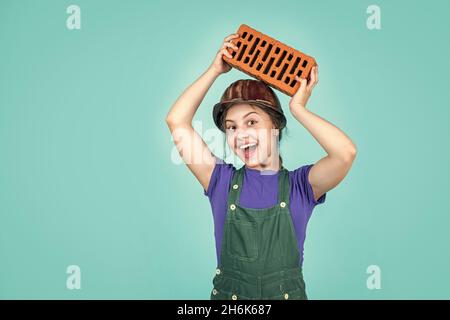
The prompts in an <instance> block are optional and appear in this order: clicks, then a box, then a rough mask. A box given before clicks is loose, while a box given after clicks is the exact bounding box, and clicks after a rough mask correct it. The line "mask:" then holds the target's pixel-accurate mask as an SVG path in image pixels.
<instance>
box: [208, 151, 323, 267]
mask: <svg viewBox="0 0 450 320" xmlns="http://www.w3.org/2000/svg"><path fill="white" fill-rule="evenodd" d="M312 166H313V164H308V165H304V166H302V167H300V168H298V169H295V170H294V171H289V181H290V198H289V208H290V212H291V215H292V222H293V224H294V229H295V233H296V236H297V243H298V249H299V252H300V261H299V264H300V265H302V263H303V243H304V242H305V237H306V225H307V224H308V220H309V218H310V217H311V213H312V211H313V209H314V207H315V206H316V205H317V204H321V203H323V202H324V201H325V198H326V193H325V194H323V195H322V196H321V197H320V198H319V199H318V200H317V201H315V200H314V193H313V190H312V187H311V184H310V183H309V181H308V173H309V170H310V169H311V167H312ZM235 171H236V168H235V167H234V166H233V165H232V164H229V163H226V162H224V161H223V160H222V159H219V158H216V165H215V167H214V170H213V172H212V175H211V179H210V182H209V186H208V190H203V191H204V194H205V195H206V196H208V198H209V201H210V203H211V208H212V213H213V218H214V236H215V238H216V254H217V265H219V264H220V249H221V245H222V234H223V227H224V225H225V217H226V214H227V200H228V193H229V190H230V185H231V180H232V178H233V173H234V172H235ZM277 198H278V171H272V170H265V171H260V170H257V169H250V168H247V167H245V170H244V180H243V182H242V190H241V198H240V203H241V205H242V206H243V207H247V208H255V209H264V208H269V207H272V206H274V205H275V204H276V203H277V201H278V199H277Z"/></svg>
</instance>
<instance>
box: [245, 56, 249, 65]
mask: <svg viewBox="0 0 450 320" xmlns="http://www.w3.org/2000/svg"><path fill="white" fill-rule="evenodd" d="M249 60H250V58H249V57H248V56H247V57H245V60H244V63H245V64H247V63H248V61H249Z"/></svg>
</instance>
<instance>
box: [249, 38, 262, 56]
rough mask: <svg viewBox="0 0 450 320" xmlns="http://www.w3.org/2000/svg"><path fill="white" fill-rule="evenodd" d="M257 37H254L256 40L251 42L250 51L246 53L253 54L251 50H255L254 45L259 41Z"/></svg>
mask: <svg viewBox="0 0 450 320" xmlns="http://www.w3.org/2000/svg"><path fill="white" fill-rule="evenodd" d="M259 40H260V39H259V38H256V40H255V42H253V45H252V47H251V48H250V51H249V52H248V54H249V55H252V54H253V51H255V48H256V46H257V45H258V43H259Z"/></svg>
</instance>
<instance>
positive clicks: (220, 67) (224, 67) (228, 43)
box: [209, 33, 239, 74]
mask: <svg viewBox="0 0 450 320" xmlns="http://www.w3.org/2000/svg"><path fill="white" fill-rule="evenodd" d="M236 38H239V34H237V33H233V34H231V35H229V36H228V37H226V38H225V39H224V41H223V44H222V47H221V48H220V49H219V51H218V52H217V54H216V57H215V58H214V61H213V63H212V64H211V66H210V67H209V68H210V69H212V70H214V72H215V73H217V74H222V73H226V72H228V71H230V70H231V66H230V65H229V64H228V63H226V62H225V60H223V58H222V56H223V55H226V56H227V57H228V58H230V59H231V58H233V56H232V55H231V54H230V52H229V51H228V49H227V48H231V49H232V50H236V51H237V50H238V47H237V46H236V45H235V44H234V43H233V39H236Z"/></svg>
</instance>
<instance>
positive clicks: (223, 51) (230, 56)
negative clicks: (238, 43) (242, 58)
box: [221, 49, 233, 59]
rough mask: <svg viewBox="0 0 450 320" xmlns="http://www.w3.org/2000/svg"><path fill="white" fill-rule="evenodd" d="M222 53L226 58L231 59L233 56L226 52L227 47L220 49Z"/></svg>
mask: <svg viewBox="0 0 450 320" xmlns="http://www.w3.org/2000/svg"><path fill="white" fill-rule="evenodd" d="M221 52H222V53H223V54H224V55H226V56H227V57H228V58H230V59H233V56H232V55H231V54H230V53H229V52H228V50H227V49H222V51H221Z"/></svg>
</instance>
